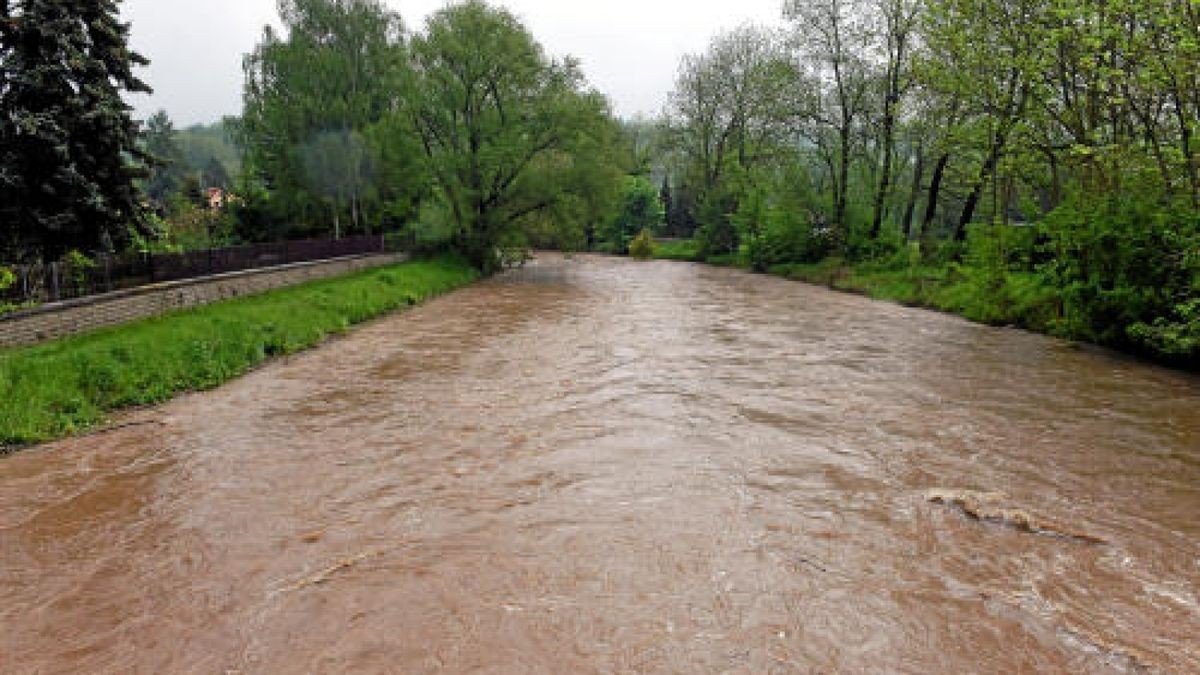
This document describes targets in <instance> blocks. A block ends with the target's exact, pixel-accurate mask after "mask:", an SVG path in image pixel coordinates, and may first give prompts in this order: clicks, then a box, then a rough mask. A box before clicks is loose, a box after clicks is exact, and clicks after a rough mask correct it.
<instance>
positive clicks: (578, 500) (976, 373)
mask: <svg viewBox="0 0 1200 675" xmlns="http://www.w3.org/2000/svg"><path fill="white" fill-rule="evenodd" d="M123 421H124V423H125V425H126V426H122V427H120V428H116V429H114V430H110V431H108V432H103V433H97V434H93V435H90V436H87V437H84V438H78V439H72V440H68V441H64V442H60V443H55V444H52V445H48V446H44V447H39V448H34V449H31V450H28V451H25V452H21V453H19V454H16V455H14V456H11V457H7V458H3V459H0V672H5V673H58V672H63V673H66V672H144V673H167V672H182V673H192V672H194V673H224V672H245V673H282V672H403V673H421V672H434V671H445V672H460V671H482V672H497V673H500V672H518V673H523V672H555V673H565V672H697V673H714V672H744V673H768V672H910V673H927V672H946V673H962V672H1005V673H1015V672H1035V671H1037V672H1056V671H1057V672H1125V671H1137V670H1142V669H1147V670H1151V671H1163V672H1180V673H1182V672H1200V641H1198V640H1200V638H1198V636H1200V597H1198V596H1200V518H1198V516H1200V381H1198V380H1197V379H1196V378H1194V377H1192V376H1188V375H1183V374H1179V373H1173V372H1170V371H1166V370H1161V369H1157V368H1154V367H1151V366H1147V365H1144V364H1139V363H1134V362H1131V361H1128V360H1123V359H1119V358H1116V357H1114V356H1112V355H1109V354H1106V353H1103V352H1099V351H1097V350H1076V349H1071V348H1069V347H1067V346H1065V345H1063V344H1062V343H1060V342H1057V341H1055V340H1052V339H1049V338H1045V337H1041V336H1036V335H1031V334H1027V333H1023V332H1018V331H1012V330H999V329H993V328H986V327H981V326H976V325H972V324H969V323H966V322H964V321H961V320H959V319H956V318H953V317H949V316H943V315H940V314H936V313H930V312H925V311H920V310H913V309H907V308H903V307H898V306H894V305H889V304H882V303H875V302H871V301H869V300H866V299H863V298H859V297H854V296H849V295H842V294H837V293H832V292H829V291H826V290H823V289H819V288H815V287H811V286H806V285H802V284H796V283H791V282H787V281H783V280H779V279H773V278H764V277H755V276H750V275H747V274H743V273H741V272H737V271H732V270H725V269H714V268H707V267H700V266H693V265H687V264H678V263H666V262H661V263H647V264H635V263H631V262H628V261H622V260H614V259H605V258H590V257H583V258H577V259H575V260H570V261H565V260H563V259H561V258H557V257H553V256H543V257H542V258H541V259H540V260H539V261H537V262H536V263H535V264H534V265H533V266H531V267H529V268H526V269H525V270H523V271H521V272H518V273H513V274H510V275H507V276H505V277H502V278H498V279H494V280H491V281H488V282H485V283H481V284H478V285H475V286H473V287H470V288H467V289H465V290H462V291H460V292H457V293H454V294H452V295H450V296H446V297H443V298H441V299H438V300H436V301H434V302H431V303H429V304H427V305H425V306H423V307H420V308H417V309H415V310H413V311H410V312H408V313H405V314H400V315H395V316H392V317H389V318H386V319H383V320H381V321H378V322H375V323H373V324H370V325H368V326H366V327H364V328H362V329H361V330H358V331H356V332H355V333H353V334H352V335H350V336H349V337H347V338H344V339H340V340H337V341H335V342H333V343H331V344H329V345H327V346H326V347H324V348H322V349H319V350H316V351H313V352H310V353H307V354H304V355H301V356H298V357H295V358H291V359H289V360H286V361H281V362H277V363H274V364H272V365H270V366H268V367H266V368H264V369H262V370H259V371H257V372H255V373H253V374H251V375H250V376H248V377H245V378H243V379H241V380H239V381H237V382H234V383H232V384H230V385H228V386H226V387H224V388H222V389H220V390H217V391H214V392H209V393H204V394H197V395H191V396H187V397H185V398H182V399H179V400H177V401H175V402H174V403H171V404H169V405H166V406H164V407H161V408H158V409H155V410H152V411H146V412H141V413H137V414H134V415H132V416H130V417H128V418H126V419H125V420H123ZM936 490H941V491H975V492H978V493H1003V494H1002V495H989V496H987V498H988V499H993V498H995V499H1001V500H1003V503H1004V504H1005V505H1006V506H1005V508H1012V509H1018V510H1020V511H1021V512H1022V513H1027V514H1032V516H1033V517H1035V518H1036V519H1038V520H1037V522H1038V523H1043V522H1044V523H1054V524H1057V525H1056V526H1058V527H1060V529H1059V530H1055V529H1037V528H1029V527H1026V528H1025V529H1021V528H1020V527H1013V526H1010V525H1013V524H1014V523H1013V522H1008V521H1005V520H1004V519H1003V518H998V519H996V520H976V519H974V518H971V517H969V516H968V515H966V513H965V512H964V511H963V510H962V509H960V508H955V507H953V505H950V504H944V503H932V502H930V501H929V497H930V495H931V492H930V491H936ZM939 494H940V493H939ZM971 494H974V493H971ZM985 515H986V514H985ZM1048 527H1049V526H1048ZM1061 532H1072V533H1084V534H1086V535H1087V536H1088V537H1091V538H1093V539H1094V540H1095V541H1093V540H1092V539H1079V538H1074V537H1072V536H1064V535H1063V534H1061Z"/></svg>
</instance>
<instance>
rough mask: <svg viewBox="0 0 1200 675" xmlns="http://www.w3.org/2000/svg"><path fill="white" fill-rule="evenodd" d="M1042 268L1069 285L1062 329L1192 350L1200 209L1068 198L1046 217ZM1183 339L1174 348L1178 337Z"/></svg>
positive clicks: (1129, 198)
mask: <svg viewBox="0 0 1200 675" xmlns="http://www.w3.org/2000/svg"><path fill="white" fill-rule="evenodd" d="M1044 236H1045V237H1046V239H1047V242H1046V244H1045V248H1046V250H1047V252H1048V253H1050V254H1051V255H1052V257H1051V259H1050V260H1049V261H1048V262H1047V263H1046V264H1045V265H1044V266H1043V268H1044V270H1045V272H1046V274H1047V276H1048V278H1049V279H1050V280H1051V281H1052V282H1053V283H1054V284H1055V286H1057V287H1058V288H1060V289H1062V295H1063V313H1064V316H1063V318H1062V323H1061V326H1059V328H1058V329H1059V330H1060V331H1061V332H1063V333H1066V334H1069V335H1072V336H1079V337H1082V338H1085V339H1088V340H1092V341H1096V342H1100V343H1102V344H1110V345H1113V346H1117V347H1124V348H1131V347H1143V348H1148V349H1152V350H1159V349H1163V348H1164V347H1165V348H1167V353H1170V354H1180V353H1182V354H1183V355H1189V354H1194V353H1195V351H1194V349H1189V348H1188V337H1187V336H1188V335H1189V331H1190V330H1191V329H1190V328H1189V326H1190V325H1191V324H1192V323H1193V322H1194V314H1193V311H1192V310H1193V301H1194V300H1195V298H1197V297H1200V292H1198V290H1197V289H1198V288H1200V284H1198V283H1197V277H1198V270H1200V267H1198V266H1197V263H1196V256H1197V254H1196V251H1197V250H1200V211H1197V210H1195V209H1193V208H1192V207H1191V206H1190V204H1187V203H1185V202H1184V203H1181V202H1175V203H1173V204H1170V205H1166V206H1164V205H1163V204H1161V203H1159V202H1157V201H1155V200H1151V199H1147V198H1145V197H1144V196H1138V195H1122V196H1119V197H1113V198H1110V199H1106V200H1088V201H1087V202H1084V203H1069V204H1066V205H1064V206H1062V207H1060V208H1059V209H1057V210H1056V211H1055V212H1054V213H1052V214H1050V216H1049V217H1048V218H1047V219H1046V223H1045V227H1044ZM1175 335H1177V336H1179V338H1180V341H1179V344H1177V345H1172V344H1171V343H1172V342H1173V340H1172V339H1171V336H1175Z"/></svg>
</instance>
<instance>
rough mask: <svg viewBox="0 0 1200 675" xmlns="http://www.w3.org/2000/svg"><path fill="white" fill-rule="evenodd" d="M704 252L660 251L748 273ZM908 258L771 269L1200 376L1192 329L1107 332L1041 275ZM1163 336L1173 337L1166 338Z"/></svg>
mask: <svg viewBox="0 0 1200 675" xmlns="http://www.w3.org/2000/svg"><path fill="white" fill-rule="evenodd" d="M698 248H699V247H698V246H696V245H694V244H690V243H689V242H671V243H670V246H669V247H667V250H668V252H669V253H671V254H669V255H661V252H662V250H663V245H662V244H660V245H659V249H657V251H656V252H657V253H658V254H659V255H658V257H661V258H664V259H672V260H691V261H698V262H705V263H708V264H711V265H723V266H737V267H748V265H746V263H745V259H744V257H745V256H738V255H726V256H717V257H712V258H708V259H704V260H700V259H699V257H698V255H696V254H693V255H691V256H687V255H682V254H681V253H684V254H686V253H687V252H690V251H693V250H698ZM901 258H903V256H900V257H893V258H891V259H888V260H884V261H863V262H854V263H848V262H846V261H845V260H843V259H841V258H828V259H826V260H823V261H821V262H819V263H812V264H786V265H775V266H773V267H771V268H770V270H769V271H770V273H771V274H774V275H776V276H781V277H786V278H788V279H794V280H798V281H804V282H808V283H812V284H819V285H822V286H827V287H829V288H832V289H836V290H840V291H846V292H851V293H858V294H861V295H866V296H869V297H872V298H875V299H879V300H887V301H891V302H897V303H900V304H904V305H909V306H912V307H925V308H929V309H937V310H940V311H944V312H950V313H953V314H958V315H960V316H963V317H965V318H967V319H970V320H971V321H975V322H978V323H984V324H989V325H993V326H1015V327H1018V328H1024V329H1027V330H1032V331H1037V332H1040V333H1046V334H1049V335H1054V336H1056V337H1060V338H1064V339H1068V340H1076V341H1080V342H1092V343H1096V344H1102V345H1105V346H1109V347H1113V348H1116V349H1120V350H1123V351H1127V352H1130V353H1134V354H1137V355H1139V356H1142V357H1145V358H1149V359H1152V360H1154V361H1157V362H1160V363H1163V364H1166V365H1170V366H1173V367H1177V368H1183V369H1186V370H1193V371H1196V370H1200V350H1198V349H1197V347H1196V342H1197V336H1195V335H1193V334H1192V332H1191V331H1192V328H1191V327H1190V326H1187V325H1185V326H1183V327H1182V328H1175V327H1168V328H1166V329H1161V328H1160V327H1159V326H1157V325H1150V326H1146V325H1140V326H1139V325H1133V327H1132V328H1127V327H1125V326H1123V325H1122V324H1121V323H1120V321H1119V319H1120V317H1117V318H1118V321H1115V322H1113V323H1112V324H1111V325H1109V326H1108V327H1107V329H1106V330H1098V329H1097V328H1096V325H1095V322H1094V317H1091V318H1090V319H1091V320H1089V317H1083V316H1079V315H1078V312H1073V311H1072V308H1071V304H1070V303H1068V302H1066V301H1065V300H1064V293H1063V291H1062V290H1061V289H1059V288H1057V287H1056V286H1054V285H1053V284H1051V283H1049V282H1048V281H1047V279H1046V278H1045V277H1044V276H1042V275H1041V274H1038V273H1033V272H1016V271H1012V270H1006V269H1003V268H998V267H996V268H989V267H986V266H977V265H970V264H964V263H947V264H944V265H930V264H925V263H922V262H921V261H920V256H919V255H915V254H914V255H913V256H911V259H909V260H903V259H901ZM1127 325H1128V324H1127ZM1156 331H1158V332H1161V333H1163V335H1164V336H1165V338H1158V336H1156V335H1155V332H1156ZM1156 338H1158V339H1156Z"/></svg>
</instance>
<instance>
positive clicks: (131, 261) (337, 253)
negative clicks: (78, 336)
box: [0, 235, 387, 304]
mask: <svg viewBox="0 0 1200 675" xmlns="http://www.w3.org/2000/svg"><path fill="white" fill-rule="evenodd" d="M386 250H387V246H386V245H385V240H384V237H383V235H377V236H361V237H347V238H345V239H338V240H326V239H311V240H304V241H286V242H279V243H274V244H252V245H248V246H233V247H229V248H219V249H209V250H203V251H188V252H186V253H136V254H126V255H108V254H99V255H97V256H96V257H95V258H93V259H91V260H81V261H78V262H77V263H75V264H72V263H70V262H53V263H47V264H40V265H24V266H17V267H16V268H14V269H13V271H14V272H15V273H16V276H17V279H16V282H15V283H14V284H13V285H12V286H11V287H9V288H8V289H6V290H3V291H0V304H3V303H6V302H7V303H13V304H23V303H30V302H58V301H60V300H69V299H72V298H82V297H87V296H89V295H96V294H99V293H108V292H112V291H119V290H125V289H129V288H137V287H139V286H147V285H150V284H157V283H162V282H166V281H179V280H182V279H193V278H196V277H205V276H211V275H214V274H224V273H228V272H240V271H243V270H252V269H261V268H264V267H275V266H278V265H288V264H293V263H302V262H313V261H318V260H328V259H330V258H341V257H344V256H352V255H367V254H371V253H384V252H385V251H386Z"/></svg>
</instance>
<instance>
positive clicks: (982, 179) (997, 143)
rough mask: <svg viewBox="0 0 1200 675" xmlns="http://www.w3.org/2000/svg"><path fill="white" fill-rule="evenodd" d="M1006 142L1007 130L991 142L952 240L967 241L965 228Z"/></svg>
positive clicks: (972, 218)
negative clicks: (990, 147)
mask: <svg viewBox="0 0 1200 675" xmlns="http://www.w3.org/2000/svg"><path fill="white" fill-rule="evenodd" d="M1007 141H1008V130H1007V129H1005V130H1002V131H1001V132H1000V133H998V134H997V135H996V138H994V139H993V140H992V149H991V150H990V151H989V152H988V157H987V160H986V161H985V162H984V163H983V166H982V167H980V169H979V176H978V177H977V178H976V179H975V185H974V186H973V187H972V188H971V194H969V195H967V202H966V204H964V205H963V210H962V213H961V214H959V217H958V226H957V227H955V228H954V240H955V241H966V240H967V226H968V225H970V224H971V221H972V220H974V219H975V209H977V208H978V207H979V200H980V199H982V198H983V189H984V187H986V186H987V183H988V179H989V178H991V176H992V174H993V173H994V172H995V170H996V165H997V164H998V163H999V162H1000V152H1001V151H1002V150H1003V149H1004V144H1005V143H1006V142H1007Z"/></svg>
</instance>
